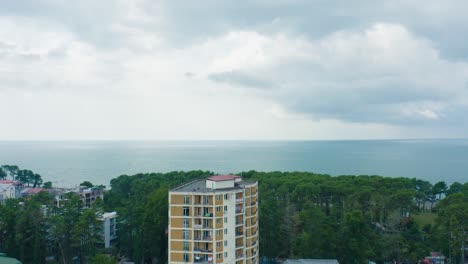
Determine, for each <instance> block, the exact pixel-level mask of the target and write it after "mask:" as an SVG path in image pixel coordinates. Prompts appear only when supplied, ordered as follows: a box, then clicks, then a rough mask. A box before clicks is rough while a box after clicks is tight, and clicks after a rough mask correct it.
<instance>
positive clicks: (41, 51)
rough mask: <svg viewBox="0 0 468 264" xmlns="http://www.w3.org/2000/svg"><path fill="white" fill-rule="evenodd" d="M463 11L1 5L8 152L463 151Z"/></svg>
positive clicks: (149, 3) (207, 4) (88, 1)
mask: <svg viewBox="0 0 468 264" xmlns="http://www.w3.org/2000/svg"><path fill="white" fill-rule="evenodd" d="M466 10H468V2H467V1H465V0H445V1H440V0H401V1H400V0H394V1H376V0H360V1H349V0H341V1H338V0H337V1H331V0H304V1H302V0H277V1H271V0H268V1H267V0H251V1H239V0H232V1H230V0H226V1H219V0H204V1H191V0H184V1H182V0H170V1H158V0H125V1H124V0H113V1H111V0H100V1H95V0H80V1H69V0H22V1H15V0H4V1H2V4H1V5H0V119H1V120H2V122H0V140H308V139H311V140H322V139H398V138H467V137H468V46H467V45H466V36H468V16H467V15H466Z"/></svg>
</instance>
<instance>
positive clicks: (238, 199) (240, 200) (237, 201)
mask: <svg viewBox="0 0 468 264" xmlns="http://www.w3.org/2000/svg"><path fill="white" fill-rule="evenodd" d="M242 202H244V198H237V199H236V203H242Z"/></svg>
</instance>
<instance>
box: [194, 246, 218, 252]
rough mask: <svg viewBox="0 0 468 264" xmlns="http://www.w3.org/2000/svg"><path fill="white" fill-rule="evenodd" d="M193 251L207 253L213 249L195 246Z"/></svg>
mask: <svg viewBox="0 0 468 264" xmlns="http://www.w3.org/2000/svg"><path fill="white" fill-rule="evenodd" d="M193 251H194V252H207V253H211V252H213V250H211V249H209V248H205V249H203V248H197V247H195V248H193Z"/></svg>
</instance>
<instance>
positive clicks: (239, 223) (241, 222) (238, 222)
mask: <svg viewBox="0 0 468 264" xmlns="http://www.w3.org/2000/svg"><path fill="white" fill-rule="evenodd" d="M243 224H244V221H242V220H241V221H236V225H243Z"/></svg>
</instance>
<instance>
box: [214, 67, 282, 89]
mask: <svg viewBox="0 0 468 264" xmlns="http://www.w3.org/2000/svg"><path fill="white" fill-rule="evenodd" d="M208 78H209V79H210V80H212V81H215V82H219V83H230V84H235V85H241V86H244V87H252V88H263V89H268V88H273V87H274V86H275V85H274V84H273V83H272V82H269V81H267V80H264V79H261V78H258V77H255V76H254V75H252V74H248V73H244V72H241V71H227V72H218V73H212V74H210V75H209V76H208Z"/></svg>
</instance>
